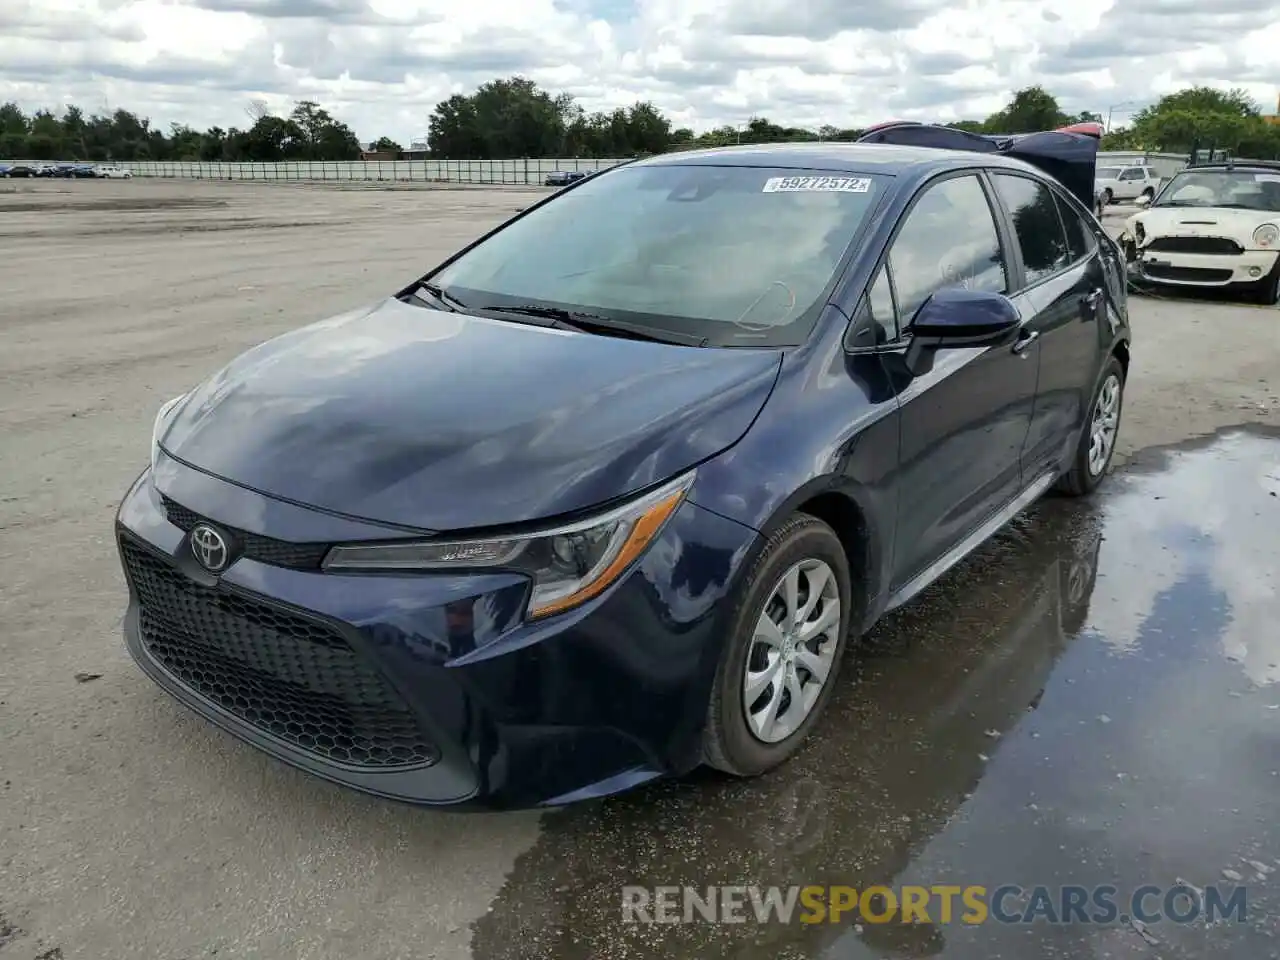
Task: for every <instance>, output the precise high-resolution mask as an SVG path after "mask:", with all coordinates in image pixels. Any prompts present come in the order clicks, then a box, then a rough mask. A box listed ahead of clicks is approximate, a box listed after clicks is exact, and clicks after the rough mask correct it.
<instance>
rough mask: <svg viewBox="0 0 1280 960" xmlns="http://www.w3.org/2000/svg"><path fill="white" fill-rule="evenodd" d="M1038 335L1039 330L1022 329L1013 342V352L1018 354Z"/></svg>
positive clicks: (1033, 341) (1034, 340)
mask: <svg viewBox="0 0 1280 960" xmlns="http://www.w3.org/2000/svg"><path fill="white" fill-rule="evenodd" d="M1039 336H1040V331H1039V330H1023V331H1022V332H1021V333H1019V334H1018V339H1017V340H1015V341H1014V342H1013V352H1014V353H1018V354H1020V353H1023V352H1025V351H1026V349H1027V347H1029V346H1031V345H1032V344H1033V343H1035V342H1036V339H1037V338H1038V337H1039Z"/></svg>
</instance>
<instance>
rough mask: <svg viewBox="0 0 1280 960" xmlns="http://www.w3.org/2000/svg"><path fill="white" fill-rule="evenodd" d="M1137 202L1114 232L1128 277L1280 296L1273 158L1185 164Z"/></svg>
mask: <svg viewBox="0 0 1280 960" xmlns="http://www.w3.org/2000/svg"><path fill="white" fill-rule="evenodd" d="M1139 203H1143V201H1141V200H1140V201H1139ZM1143 206H1144V207H1146V209H1144V210H1143V211H1142V212H1141V213H1138V214H1135V215H1134V216H1132V217H1130V218H1129V220H1128V222H1127V223H1126V224H1125V228H1124V233H1122V234H1121V236H1120V244H1121V246H1122V247H1123V248H1124V249H1125V252H1126V255H1127V257H1128V260H1129V262H1130V269H1131V270H1132V271H1133V274H1134V277H1135V279H1138V280H1140V281H1142V282H1144V283H1149V284H1159V285H1162V286H1165V285H1167V286H1171V287H1172V286H1179V287H1189V288H1195V287H1201V288H1204V287H1218V288H1222V287H1230V288H1231V289H1233V290H1240V291H1241V292H1247V293H1250V294H1252V295H1253V297H1254V298H1255V299H1256V300H1257V301H1258V302H1260V303H1264V304H1274V303H1276V301H1277V300H1280V163H1275V164H1267V163H1260V162H1253V163H1249V162H1238V163H1214V164H1205V165H1201V166H1195V167H1188V168H1187V169H1186V170H1183V171H1182V172H1181V173H1179V174H1178V175H1177V176H1175V177H1174V178H1173V179H1172V180H1170V181H1169V183H1168V184H1167V185H1166V186H1165V188H1164V189H1163V190H1161V191H1160V193H1159V195H1158V196H1157V197H1156V198H1155V200H1154V201H1152V202H1151V203H1149V204H1146V203H1143Z"/></svg>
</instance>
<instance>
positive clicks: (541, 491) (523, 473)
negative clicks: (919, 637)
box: [115, 124, 1130, 806]
mask: <svg viewBox="0 0 1280 960" xmlns="http://www.w3.org/2000/svg"><path fill="white" fill-rule="evenodd" d="M1096 150H1097V139H1096V135H1092V136H1090V135H1086V134H1081V133H1075V132H1070V131H1063V132H1050V133H1044V134H1031V135H1026V136H1021V137H1000V138H989V137H982V136H978V135H975V134H968V133H965V132H964V131H960V130H953V129H950V128H945V127H932V126H926V125H921V124H892V125H887V126H881V127H877V128H874V129H872V130H871V131H868V133H867V134H865V135H864V139H863V141H862V142H859V143H852V144H849V143H828V144H820V145H819V144H761V145H752V146H743V147H728V148H723V149H717V150H706V151H698V152H689V153H680V154H667V155H662V156H657V157H651V158H648V159H645V160H640V161H636V162H633V163H629V164H623V165H621V166H618V167H615V168H613V169H610V170H608V171H605V172H602V173H599V174H595V175H593V176H591V177H590V178H589V179H590V180H591V182H590V183H585V182H583V183H580V184H578V185H576V186H575V187H574V188H573V189H572V190H565V191H559V192H555V193H551V194H549V195H548V196H547V197H546V198H545V199H543V200H542V201H541V202H539V203H536V204H534V205H532V206H530V207H528V208H527V209H525V210H524V211H522V212H521V213H519V214H517V215H516V216H514V217H512V218H511V219H510V220H508V221H507V222H505V223H503V224H501V225H500V226H498V227H496V228H495V229H493V230H491V231H490V232H488V233H487V234H486V235H484V236H483V237H481V238H480V239H478V240H476V241H474V242H473V243H471V244H469V245H468V246H466V247H465V248H463V249H462V250H460V251H459V252H458V253H456V254H455V255H453V256H451V257H450V258H448V259H447V260H446V261H444V263H442V264H440V265H439V266H437V267H435V268H433V269H431V270H430V271H429V272H427V273H426V274H425V275H423V276H422V277H420V278H419V279H417V280H415V281H413V282H412V283H410V284H409V285H408V286H406V287H405V288H404V289H402V290H400V291H399V292H398V293H396V294H395V295H394V296H389V297H387V298H385V299H382V300H380V301H379V302H377V303H374V304H371V305H369V306H367V307H364V308H361V309H357V310H353V311H350V312H348V313H345V314H342V315H340V316H338V317H334V318H332V319H329V320H325V321H323V322H320V323H317V324H314V325H311V326H308V327H304V328H302V329H299V330H296V331H293V332H291V333H287V334H285V335H283V336H281V337H279V338H277V339H275V340H272V341H269V342H267V343H265V344H262V345H260V346H258V347H256V348H254V349H252V350H250V351H248V352H247V353H246V354H244V355H242V356H241V357H240V358H238V359H236V360H233V361H232V362H231V363H230V364H229V365H228V366H226V367H225V368H224V369H223V370H221V371H220V372H217V373H215V374H214V375H213V376H212V377H210V378H209V379H206V380H204V381H203V382H201V383H199V384H197V385H196V386H195V387H194V388H193V389H191V390H190V391H189V392H187V393H184V394H182V395H181V396H178V397H175V398H173V399H172V400H169V401H168V402H166V403H165V404H163V405H162V406H161V407H160V409H159V411H158V413H157V416H156V419H155V423H154V427H153V431H152V438H151V444H150V453H151V459H150V464H149V466H148V467H147V468H146V469H144V470H143V471H142V473H141V474H140V475H139V476H138V478H137V479H136V481H135V482H134V483H133V485H132V486H131V487H130V489H129V490H128V492H127V493H126V495H125V498H124V500H123V503H122V504H121V507H120V509H119V512H118V514H117V518H116V529H115V533H116V537H117V547H118V550H119V554H120V559H121V563H122V566H123V569H124V572H125V577H126V582H127V584H128V588H129V603H128V609H127V612H126V615H125V618H124V635H125V642H126V644H127V646H128V649H129V651H130V653H131V654H132V656H133V657H134V659H135V660H136V662H137V663H138V665H139V667H140V668H141V669H142V670H143V671H144V672H145V673H146V674H147V675H149V676H150V677H151V678H152V679H153V680H154V681H155V682H157V683H158V684H159V685H160V686H161V687H163V688H164V689H165V690H167V691H168V692H169V693H170V694H171V695H173V696H174V697H176V698H177V699H178V700H179V701H181V702H183V703H185V704H186V705H187V706H189V707H191V708H192V709H194V710H195V711H196V712H198V713H199V714H201V715H203V716H204V717H206V718H207V719H208V720H210V721H212V722H213V723H215V724H217V725H219V726H221V727H223V728H225V729H226V730H228V731H230V732H232V733H234V734H236V735H237V736H239V737H241V738H242V739H244V740H245V741H247V742H249V743H251V744H253V745H255V746H256V747H258V748H259V749H262V750H264V751H266V752H268V753H270V754H272V755H274V756H275V757H277V758H280V759H282V760H284V761H286V762H289V763H291V764H294V765H296V766H298V767H301V768H303V769H305V770H308V771H311V772H312V773H315V774H317V775H319V776H322V777H325V778H327V779H329V780H332V781H336V782H339V783H342V784H346V785H348V786H351V787H355V788H357V789H360V790H364V791H367V792H370V793H374V794H377V795H380V796H384V797H391V798H395V799H399V800H405V801H410V802H417V803H424V804H436V805H453V804H465V803H472V804H477V805H485V806H529V805H550V806H556V805H561V804H564V803H568V802H570V801H573V800H575V799H582V798H586V797H592V796H600V795H604V794H608V793H613V792H617V791H620V790H624V789H627V788H630V787H632V786H635V785H636V784H638V783H641V782H643V781H646V780H649V779H652V778H654V777H658V776H663V775H676V774H680V773H683V772H686V771H689V770H691V769H693V768H694V767H696V766H698V765H699V764H702V763H708V764H710V765H712V766H714V767H716V768H719V769H720V770H723V771H726V772H728V773H730V774H733V775H738V776H753V775H758V774H761V773H763V772H765V771H767V770H769V769H771V768H773V767H776V766H777V765H778V764H780V763H782V762H784V761H785V760H786V759H787V758H788V757H790V756H791V755H792V754H793V753H794V752H795V751H796V750H797V749H798V748H799V747H800V745H801V743H802V742H803V741H804V739H805V738H806V737H807V736H808V735H809V734H810V733H811V732H812V731H814V730H815V728H816V726H817V724H818V723H819V721H820V718H821V716H822V713H823V710H824V708H825V706H826V705H827V703H828V701H829V699H830V697H831V695H832V693H833V690H834V687H835V684H836V681H837V677H838V675H839V672H840V668H841V663H842V659H843V656H842V655H843V653H844V649H845V646H846V644H847V643H848V642H850V638H853V639H854V640H856V639H857V638H858V637H860V636H861V635H862V634H863V633H864V631H866V630H867V629H869V627H870V626H871V625H872V624H874V623H875V622H876V621H877V620H878V619H879V618H880V617H881V616H882V615H883V614H884V613H885V612H887V611H889V610H892V609H895V608H897V607H900V606H902V605H903V604H905V603H908V602H909V601H910V600H911V599H912V598H914V597H915V596H917V595H918V594H919V593H920V592H921V591H922V590H924V589H925V588H926V587H927V586H928V585H929V584H930V583H932V582H933V581H934V580H936V579H937V578H938V577H940V576H942V575H943V574H944V573H945V572H946V571H948V570H949V569H951V568H952V567H953V566H955V565H956V564H957V563H959V562H960V561H961V560H962V559H964V558H965V557H966V556H968V555H969V554H970V553H971V552H972V551H974V550H975V549H976V548H977V547H978V546H979V545H980V544H982V543H983V542H984V541H986V540H987V539H988V538H989V537H991V536H992V535H993V534H994V533H995V532H996V531H997V530H999V529H1000V528H1001V527H1002V526H1003V525H1004V524H1005V523H1007V522H1008V521H1009V520H1010V519H1011V518H1013V517H1014V516H1016V515H1017V514H1018V513H1019V512H1020V511H1022V510H1023V509H1024V508H1026V507H1027V506H1028V505H1030V504H1032V503H1033V502H1034V501H1035V500H1036V499H1037V498H1039V497H1040V496H1041V495H1042V494H1044V493H1046V492H1047V491H1049V490H1050V489H1051V488H1055V487H1056V488H1057V489H1059V490H1060V491H1062V492H1063V493H1065V494H1069V495H1077V496H1079V495H1087V494H1089V493H1090V492H1092V491H1093V490H1094V489H1095V488H1096V487H1097V486H1098V485H1099V484H1100V483H1101V482H1102V481H1103V479H1104V477H1105V475H1106V473H1107V470H1108V466H1109V464H1110V462H1111V458H1112V454H1113V451H1114V449H1115V441H1116V436H1117V431H1118V429H1119V424H1120V416H1121V410H1122V398H1123V393H1124V386H1125V379H1126V375H1127V371H1128V367H1129V340H1130V335H1129V326H1128V320H1127V300H1126V287H1125V283H1124V264H1123V258H1122V255H1121V253H1120V250H1119V248H1118V247H1117V246H1116V245H1115V243H1114V242H1113V241H1112V240H1111V239H1110V238H1109V237H1108V236H1107V234H1106V232H1105V231H1104V230H1103V229H1102V228H1101V225H1100V224H1099V223H1098V221H1097V220H1096V219H1095V218H1094V217H1093V216H1092V215H1091V213H1090V210H1089V205H1090V203H1091V199H1092V197H1091V186H1092V182H1093V166H1094V160H1093V158H1094V156H1095V155H1096ZM1048 170H1054V171H1056V174H1057V177H1058V178H1057V179H1054V177H1052V176H1050V175H1049V174H1048V173H1047V171H1048ZM566 264H569V265H570V266H569V267H568V268H566ZM149 749H154V745H153V746H151V747H149Z"/></svg>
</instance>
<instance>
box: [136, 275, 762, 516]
mask: <svg viewBox="0 0 1280 960" xmlns="http://www.w3.org/2000/svg"><path fill="white" fill-rule="evenodd" d="M780 363H781V352H780V351H777V350H755V349H728V348H723V349H720V348H698V347H684V346H673V345H668V344H661V343H650V342H645V341H637V340H624V339H619V338H613V337H605V336H597V335H592V334H582V333H575V332H568V331H562V330H552V329H547V328H543V327H535V326H531V325H528V324H518V323H511V322H504V321H500V320H491V319H488V318H483V317H473V316H468V315H466V314H462V313H449V312H445V311H441V310H433V309H428V308H424V307H417V306H411V305H409V304H405V303H401V302H399V301H396V300H387V301H384V302H382V303H380V304H378V305H376V306H375V307H373V308H371V309H366V310H360V311H355V312H353V313H348V314H344V315H341V316H339V317H336V318H334V319H331V320H327V321H322V322H320V323H317V324H313V325H311V326H308V327H303V328H301V329H299V330H296V331H293V332H291V333H288V334H285V335H284V336H281V337H278V338H276V339H274V340H271V341H268V342H267V343H264V344H262V345H261V346H258V347H256V348H254V349H252V350H250V351H249V352H247V353H245V354H243V355H241V356H240V357H239V358H237V359H236V360H235V361H233V362H232V363H231V364H230V365H229V366H227V367H226V368H225V369H224V370H222V371H221V372H220V373H218V374H216V375H215V376H213V377H212V378H210V379H209V380H208V381H206V382H205V383H204V384H202V385H201V386H199V387H197V388H196V389H195V390H193V391H192V392H191V394H189V395H188V398H187V399H186V400H185V401H184V402H183V403H181V404H180V405H179V406H178V408H177V409H176V411H175V412H174V413H172V414H170V416H169V419H168V422H167V423H166V424H165V426H164V428H163V430H162V436H161V441H160V442H161V446H162V447H163V448H164V450H165V451H166V452H167V453H168V454H170V455H171V456H173V457H175V458H177V459H178V460H180V461H182V462H184V463H186V464H188V465H189V466H192V467H195V468H197V469H199V470H203V471H205V472H207V473H210V474H213V475H216V476H218V477H221V478H223V479H225V480H229V481H231V482H232V483H236V484H239V485H241V486H245V487H248V488H251V489H254V490H257V491H259V492H261V493H264V494H267V495H269V496H273V497H278V498H281V499H286V500H290V501H293V502H295V503H301V504H306V505H308V506H314V507H319V508H321V509H325V510H329V511H333V512H337V513H341V514H344V515H347V516H351V517H357V518H360V519H365V520H372V521H377V522H382V523H390V524H397V525H401V526H406V527H412V528H415V529H419V530H429V531H444V530H463V529H468V528H477V527H488V526H505V525H509V524H518V523H522V522H525V521H529V520H536V519H543V518H547V517H553V516H560V515H564V514H571V513H574V512H576V511H580V510H583V509H586V508H589V507H593V506H596V505H598V504H601V503H604V502H607V501H609V500H612V499H615V498H618V497H622V496H625V495H627V494H630V493H633V492H636V491H639V490H641V489H643V488H645V487H647V486H650V485H651V484H654V483H657V482H659V481H662V480H666V479H668V478H670V477H672V476H674V475H676V474H678V473H680V472H682V471H684V470H686V469H688V468H689V467H692V466H694V465H695V464H697V463H699V462H700V461H702V460H705V459H707V458H708V457H711V456H714V455H715V454H717V453H719V452H720V451H722V450H724V449H725V448H727V447H729V446H732V445H733V444H734V443H736V442H737V441H738V440H739V439H740V438H741V437H742V435H743V434H744V433H745V432H746V430H747V428H748V427H749V426H750V425H751V423H752V421H753V420H754V419H755V417H756V415H757V414H758V413H759V412H760V409H761V408H762V407H763V405H764V403H765V401H766V400H767V399H768V396H769V393H770V392H771V391H772V389H773V384H774V381H775V380H776V378H777V372H778V368H779V365H780Z"/></svg>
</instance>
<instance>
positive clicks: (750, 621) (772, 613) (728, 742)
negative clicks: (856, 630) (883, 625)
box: [702, 514, 852, 777]
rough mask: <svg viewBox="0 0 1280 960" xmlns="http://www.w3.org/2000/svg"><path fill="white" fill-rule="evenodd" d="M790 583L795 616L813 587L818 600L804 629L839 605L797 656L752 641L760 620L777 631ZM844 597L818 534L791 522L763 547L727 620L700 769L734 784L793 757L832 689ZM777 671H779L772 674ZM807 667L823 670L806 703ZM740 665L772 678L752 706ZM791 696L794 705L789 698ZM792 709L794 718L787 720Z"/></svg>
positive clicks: (830, 544) (845, 588) (844, 583)
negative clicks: (794, 589)
mask: <svg viewBox="0 0 1280 960" xmlns="http://www.w3.org/2000/svg"><path fill="white" fill-rule="evenodd" d="M806 567H810V568H811V569H807V570H806V569H805V568H806ZM793 573H794V574H795V575H796V583H797V586H798V588H799V591H798V594H799V602H800V604H801V612H803V607H804V601H805V600H807V599H808V598H809V597H811V596H812V592H811V591H812V590H813V589H814V585H815V583H816V584H818V589H819V590H820V596H821V599H820V602H819V603H818V605H817V606H815V607H814V608H813V611H812V613H811V614H810V619H809V621H808V622H809V623H810V624H814V623H819V622H822V621H823V620H826V619H829V618H830V616H831V603H832V601H838V603H839V608H838V609H837V610H836V611H835V614H834V617H835V620H836V623H835V624H834V625H831V626H829V627H827V628H826V629H824V630H822V631H820V632H816V633H814V634H813V635H812V636H811V637H810V638H809V643H810V646H808V647H804V646H796V645H795V644H794V641H793V639H792V638H790V637H786V636H785V635H779V634H778V633H777V632H775V631H772V630H767V631H765V632H766V633H767V634H769V635H771V636H772V637H773V642H767V641H763V640H759V639H758V638H757V625H758V624H759V623H760V622H761V621H762V618H764V617H766V616H768V618H769V619H770V620H771V621H773V622H777V620H779V619H782V620H783V622H786V615H785V613H783V608H784V607H785V603H784V602H783V600H782V595H784V594H785V593H786V581H787V578H788V577H789V576H791V575H792V574H793ZM851 596H852V594H851V589H850V584H849V561H848V558H847V557H846V556H845V552H844V548H843V546H841V544H840V540H839V538H838V537H837V536H836V535H835V532H834V531H833V530H832V529H831V528H830V527H829V526H827V524H825V523H823V522H822V521H821V520H819V519H817V518H816V517H811V516H809V515H807V514H796V516H794V517H792V518H791V519H790V520H788V521H787V522H786V523H785V524H783V525H782V527H781V528H780V529H779V530H777V532H775V533H774V534H773V535H772V536H770V537H769V539H768V541H767V542H766V543H765V546H764V549H763V550H761V551H760V554H759V555H758V556H757V557H756V559H755V561H754V562H753V563H752V564H751V567H750V568H749V570H748V571H747V574H746V576H744V577H743V580H742V584H741V586H740V587H739V588H738V593H737V599H736V601H735V604H734V608H733V611H732V613H731V614H730V619H729V623H730V631H729V636H728V639H727V641H726V642H725V646H724V650H723V651H722V652H721V654H720V663H719V666H718V668H717V669H716V677H715V682H714V685H713V687H712V692H711V702H710V703H709V704H708V707H707V722H706V726H705V729H704V732H703V751H702V752H703V759H704V761H705V762H706V763H707V764H708V765H709V766H712V767H714V768H716V769H717V770H721V771H723V772H725V773H728V774H732V775H733V776H738V777H753V776H758V775H760V774H762V773H764V772H766V771H768V770H770V769H772V768H774V767H776V766H778V764H780V763H782V762H783V761H784V760H786V759H787V758H788V757H790V756H791V755H792V754H793V753H795V752H796V750H797V749H799V747H800V745H801V744H802V743H803V742H804V740H805V738H806V737H807V736H808V735H809V732H810V731H811V730H812V729H813V727H814V725H815V724H816V723H817V721H818V718H819V717H820V716H821V715H822V712H823V710H824V709H825V708H826V705H827V703H828V702H829V700H830V699H831V693H832V691H833V690H834V689H835V685H836V681H837V679H838V677H839V673H840V660H841V658H842V657H843V655H844V650H845V645H846V640H847V634H848V632H849V615H850V610H851ZM775 644H776V645H775ZM789 654H792V655H794V657H793V658H792V657H791V656H789ZM806 654H807V656H806ZM818 654H820V656H818ZM780 661H781V669H778V668H775V667H774V665H775V664H779V662H780ZM806 662H807V663H808V664H812V665H815V666H818V667H820V668H821V667H825V669H826V679H825V680H824V681H822V682H821V683H820V685H819V686H818V687H817V688H816V689H814V690H813V692H812V698H811V699H810V694H809V693H807V692H806V691H808V690H809V688H810V684H811V683H814V682H817V681H816V680H815V679H814V678H815V677H816V676H817V674H816V672H811V671H810V670H809V667H808V666H806ZM749 665H750V666H752V667H754V668H756V669H755V670H753V672H756V673H758V674H765V673H767V672H768V671H770V670H771V669H774V670H776V674H775V678H774V679H769V680H768V682H767V683H765V685H764V686H762V687H761V688H760V691H759V692H758V693H757V694H756V697H755V699H754V700H753V701H752V702H751V703H748V702H747V696H748V694H747V690H746V682H747V670H748V666H749ZM788 667H789V668H790V670H791V673H790V674H788V673H787V669H788ZM758 679H759V678H758ZM793 684H794V686H793ZM796 690H799V691H800V696H799V697H796V696H793V691H796ZM806 701H807V706H805V704H806ZM770 706H772V707H773V708H774V710H773V712H774V715H775V716H776V718H777V722H776V723H775V724H774V725H773V727H772V728H771V729H770V728H769V726H768V725H767V724H766V723H764V722H763V721H764V720H765V719H766V718H767V711H768V709H769V707H770ZM752 707H754V708H755V709H751V708H752ZM797 709H798V710H799V712H797V713H792V711H793V710H797Z"/></svg>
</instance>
